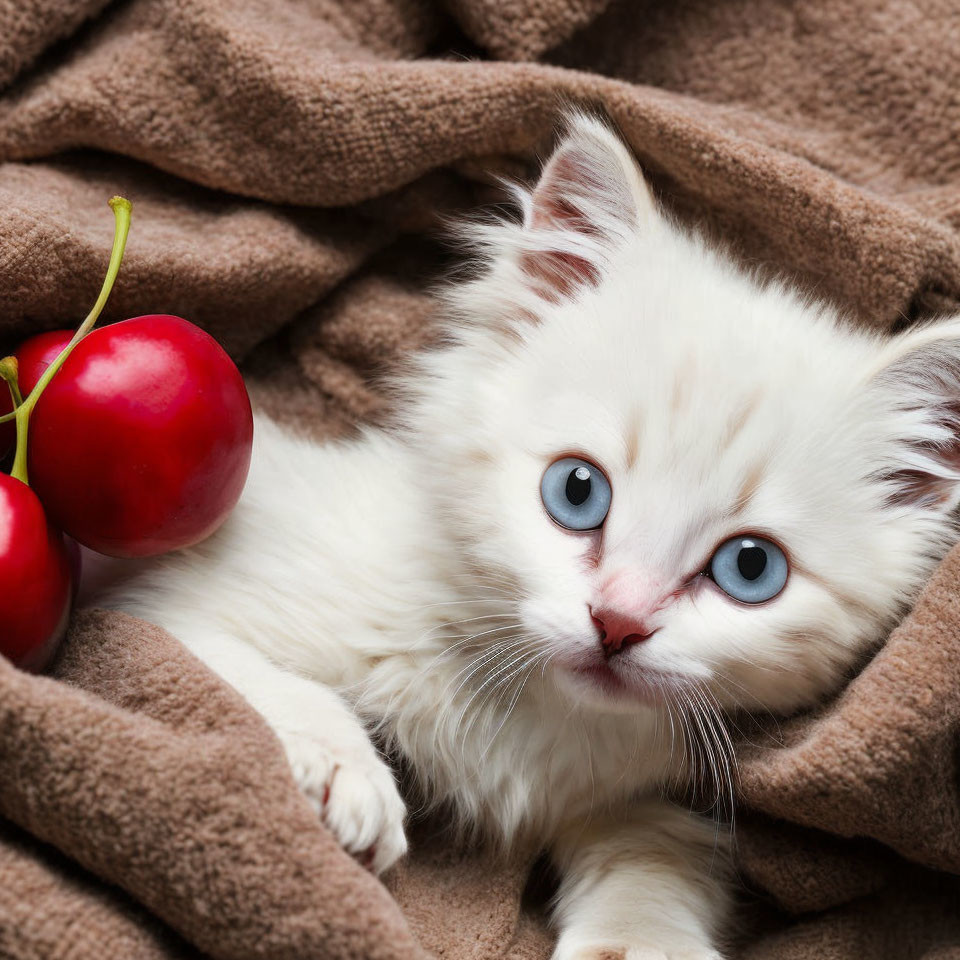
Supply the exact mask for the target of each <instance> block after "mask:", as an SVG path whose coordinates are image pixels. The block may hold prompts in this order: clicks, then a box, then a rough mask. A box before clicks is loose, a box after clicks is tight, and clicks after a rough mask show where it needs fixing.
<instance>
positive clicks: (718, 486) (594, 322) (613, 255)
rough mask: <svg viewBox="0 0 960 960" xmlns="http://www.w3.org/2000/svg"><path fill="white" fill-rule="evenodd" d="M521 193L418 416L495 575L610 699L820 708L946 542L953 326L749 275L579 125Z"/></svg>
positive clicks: (596, 696) (533, 628)
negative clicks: (815, 297)
mask: <svg viewBox="0 0 960 960" xmlns="http://www.w3.org/2000/svg"><path fill="white" fill-rule="evenodd" d="M520 201H521V204H522V207H523V219H522V222H519V223H498V224H496V225H493V226H483V227H474V228H471V230H473V231H474V233H475V234H476V236H475V237H474V239H475V240H476V239H477V236H478V237H479V241H478V242H479V244H480V246H481V247H482V248H483V251H484V255H485V258H484V264H485V266H484V269H483V271H482V274H481V275H480V276H478V277H477V278H476V279H475V280H473V281H470V282H468V283H465V284H461V285H459V286H458V287H456V288H455V289H454V290H452V291H451V292H450V294H449V305H450V308H451V310H452V311H453V313H454V315H455V318H456V323H455V324H454V327H453V334H452V336H453V338H454V342H453V344H452V345H451V346H450V347H448V348H446V349H443V350H440V351H438V352H436V353H435V354H433V355H432V356H431V357H430V358H428V360H427V361H426V368H425V369H426V373H427V377H426V378H425V386H424V402H423V403H421V404H420V405H419V406H418V410H419V412H418V415H417V424H416V426H417V429H418V430H419V431H420V433H421V437H422V440H423V444H422V446H423V450H424V456H425V457H426V458H428V460H429V461H430V462H429V465H428V466H427V467H426V469H427V471H428V472H429V474H430V476H431V477H433V478H434V481H435V483H434V487H433V490H434V493H435V496H436V498H437V505H438V510H439V512H440V516H441V517H442V519H443V522H444V525H445V529H446V530H447V531H448V532H449V534H450V535H451V536H452V537H453V538H454V539H455V541H456V547H457V551H458V554H459V555H460V556H461V557H462V558H463V560H464V565H465V568H466V569H469V570H471V571H476V576H477V580H476V583H477V591H476V593H477V595H478V596H488V595H489V593H488V592H485V591H489V590H491V589H495V590H496V592H497V597H498V603H500V604H501V605H506V606H507V607H508V608H509V611H510V616H511V617H512V618H513V621H514V622H515V623H518V624H520V626H519V627H518V628H517V630H518V632H519V633H520V634H522V635H523V637H524V638H527V642H528V646H527V647H526V649H527V650H528V652H529V651H530V650H534V651H536V652H539V653H541V654H543V659H546V660H547V664H548V665H547V667H546V675H547V676H549V677H552V678H554V679H555V680H556V682H557V683H558V684H559V685H560V687H561V688H562V689H564V690H565V691H566V692H567V693H568V694H570V695H571V696H573V697H575V698H577V699H580V700H582V701H584V702H588V703H591V704H593V705H594V706H596V707H597V708H598V709H610V710H624V709H626V710H630V709H636V708H637V706H638V705H640V704H645V703H649V702H650V700H651V699H654V700H655V699H656V698H658V697H660V696H663V695H664V694H665V692H666V693H667V694H669V693H670V692H671V691H673V692H676V691H679V690H689V689H691V688H695V687H697V686H699V687H701V688H703V689H705V690H707V691H709V692H710V694H712V695H713V696H714V697H716V698H717V699H718V700H720V701H721V702H722V703H724V704H725V705H727V706H733V705H735V704H740V705H742V706H744V707H746V708H755V707H759V706H762V707H764V708H766V709H773V710H784V711H785V710H791V709H794V708H796V707H798V706H800V705H803V704H806V703H810V702H813V701H814V700H816V699H817V698H818V697H819V696H821V695H822V694H824V693H825V692H827V691H829V690H831V689H832V688H835V687H836V686H837V685H838V683H839V682H840V681H841V679H842V678H843V677H844V676H845V675H846V674H848V673H849V671H850V669H851V667H852V666H853V665H854V664H855V663H856V662H857V661H858V659H859V658H860V657H861V656H862V654H863V653H864V652H865V651H866V650H868V649H869V647H870V645H871V644H872V643H874V642H875V641H877V640H878V639H879V638H880V637H881V636H882V634H883V632H884V630H885V629H886V628H887V627H888V626H889V624H890V623H891V621H892V620H893V618H894V617H895V616H896V615H897V614H898V612H900V611H901V610H902V609H903V607H904V605H905V604H906V603H908V602H909V601H910V599H911V598H912V597H913V596H914V594H915V592H916V590H917V589H918V587H919V585H920V584H921V582H922V581H923V579H924V577H925V576H927V574H928V573H929V571H930V570H931V567H932V565H933V563H934V562H935V559H936V558H937V557H938V556H939V555H941V554H942V553H943V552H944V550H945V548H946V544H947V542H948V540H949V537H950V534H951V530H952V527H951V522H950V514H951V511H952V510H953V508H954V507H955V506H956V504H957V502H958V499H960V322H958V321H950V322H948V323H944V324H941V325H935V326H929V327H925V328H921V329H916V330H913V331H912V332H908V333H906V334H904V335H902V336H899V337H896V338H893V339H880V338H878V337H877V336H875V335H870V334H867V333H864V332H858V331H855V330H853V329H851V328H848V327H844V326H843V325H841V324H838V322H837V320H836V318H835V315H834V313H833V311H832V310H831V309H830V308H829V307H826V306H824V305H823V304H819V303H815V302H812V301H810V300H807V299H804V298H802V297H800V296H798V295H797V294H796V293H794V292H791V291H790V290H789V289H787V288H786V287H784V286H783V285H781V284H779V283H769V282H767V283H763V282H760V281H759V280H758V279H756V278H754V277H751V276H749V275H747V274H746V273H744V272H743V271H742V270H741V269H739V268H737V267H736V266H734V265H733V264H732V263H731V262H730V261H728V260H727V259H725V258H724V257H723V256H722V255H721V254H719V253H718V252H717V251H715V250H714V249H712V248H711V247H710V245H709V244H708V243H706V242H705V241H703V240H702V239H699V238H698V237H696V236H693V235H691V234H689V233H687V232H685V231H683V230H681V229H680V228H679V227H677V226H676V225H675V224H674V223H672V222H671V221H670V220H669V219H668V218H667V217H666V216H665V215H664V214H663V213H662V212H661V211H659V210H658V209H657V206H656V203H655V201H654V199H653V198H652V196H651V193H650V191H649V189H648V188H647V186H646V184H645V183H644V180H643V178H642V175H641V173H640V171H639V169H638V168H637V166H636V163H635V162H634V160H633V158H632V157H631V155H630V154H629V153H628V151H627V150H626V148H625V147H624V145H623V144H622V143H621V142H620V140H619V139H618V138H617V137H616V136H615V135H614V134H613V133H611V132H610V130H608V129H607V128H606V127H605V126H604V125H602V124H601V123H600V122H598V121H596V120H594V119H591V118H588V117H584V116H576V117H574V118H573V119H572V120H571V121H570V123H569V126H568V129H567V132H566V136H565V138H564V139H563V140H562V142H561V144H560V146H559V147H558V149H557V150H556V152H555V153H554V154H553V156H552V157H551V158H550V160H549V161H548V163H547V164H546V166H545V168H544V171H543V174H542V176H541V179H540V181H539V182H538V183H537V185H536V186H535V188H534V189H533V191H532V192H531V193H529V194H527V193H523V194H520ZM491 585H495V587H494V586H491ZM481 588H482V589H481ZM467 592H470V591H469V590H468V591H467ZM491 632H493V631H491ZM497 636H498V639H499V640H501V641H502V635H497ZM538 672H539V665H538Z"/></svg>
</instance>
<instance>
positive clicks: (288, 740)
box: [277, 730, 407, 873]
mask: <svg viewBox="0 0 960 960" xmlns="http://www.w3.org/2000/svg"><path fill="white" fill-rule="evenodd" d="M277 733H278V735H279V737H280V739H281V741H282V742H283V745H284V747H285V749H286V751H287V759H288V760H289V761H290V766H291V768H292V769H293V776H294V779H295V780H296V781H297V784H298V785H299V787H300V789H301V790H302V791H303V792H304V793H305V794H306V795H307V799H308V800H309V801H310V802H311V803H312V804H313V806H314V808H315V809H316V811H317V813H318V814H319V815H320V819H321V820H322V821H323V822H324V824H325V825H326V826H327V828H328V829H329V830H330V831H331V833H333V835H334V836H335V837H336V838H337V840H339V842H340V845H341V846H342V847H343V848H344V849H345V850H347V851H348V852H349V853H352V854H353V855H354V856H355V857H357V859H359V860H360V861H361V862H362V863H363V864H364V866H368V867H370V868H371V869H372V870H373V872H374V873H382V872H383V871H384V870H386V869H387V868H388V867H390V866H392V865H393V864H394V863H396V861H397V860H399V859H400V857H402V856H403V854H404V853H406V851H407V838H406V836H405V835H404V832H403V821H404V817H405V816H406V812H407V811H406V807H405V806H404V803H403V800H401V799H400V794H399V792H398V790H397V785H396V782H395V781H394V779H393V773H392V772H391V770H390V768H389V767H388V766H387V765H386V764H385V763H384V762H383V760H381V759H380V757H379V756H378V755H377V752H376V751H375V750H374V748H373V746H372V745H371V744H369V743H362V744H356V743H354V744H352V745H348V744H344V745H343V746H342V747H340V746H331V745H330V744H327V743H326V742H325V741H324V740H323V739H322V738H321V737H318V736H316V735H314V734H310V733H304V732H303V731H284V730H278V731H277ZM351 746H352V749H351Z"/></svg>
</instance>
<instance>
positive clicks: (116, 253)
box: [0, 197, 132, 483]
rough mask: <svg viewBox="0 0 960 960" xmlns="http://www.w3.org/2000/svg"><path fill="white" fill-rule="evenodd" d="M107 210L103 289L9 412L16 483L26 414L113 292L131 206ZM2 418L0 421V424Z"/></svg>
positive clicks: (115, 202) (23, 467)
mask: <svg viewBox="0 0 960 960" xmlns="http://www.w3.org/2000/svg"><path fill="white" fill-rule="evenodd" d="M109 203H110V209H111V210H113V216H114V228H113V249H112V250H111V251H110V264H109V265H108V267H107V275H106V276H105V277H104V278H103V286H102V287H101V288H100V296H99V297H97V302H96V303H95V304H94V305H93V307H92V309H91V310H90V312H89V313H88V314H87V318H86V319H85V320H84V321H83V323H81V324H80V326H79V327H78V328H77V332H76V333H75V334H74V335H73V337H72V339H71V340H70V342H69V343H68V344H67V345H66V346H65V347H64V348H63V350H61V351H60V353H59V354H58V355H57V358H56V359H55V360H54V361H53V363H51V364H50V366H49V367H47V369H46V370H44V372H43V376H41V377H40V379H39V380H38V381H37V384H36V386H35V387H34V388H33V389H32V390H31V391H30V393H29V394H28V395H27V398H26V399H25V400H24V401H23V402H22V403H21V404H19V406H18V407H17V409H16V410H15V411H14V413H13V419H15V420H16V421H17V452H16V454H15V455H14V458H13V468H12V469H11V471H10V476H11V477H15V478H16V479H17V480H21V481H23V483H27V428H28V426H29V422H30V414H31V413H33V408H34V407H35V406H36V405H37V401H38V400H39V399H40V394H42V393H43V391H44V390H45V389H46V386H47V384H48V383H49V382H50V381H51V380H52V379H53V378H54V376H55V375H56V373H57V371H58V370H59V369H60V368H61V367H62V366H63V362H64V360H66V359H67V357H69V356H70V354H71V353H72V352H73V348H74V347H75V346H76V345H77V344H78V343H79V342H80V341H81V340H82V339H83V338H84V337H85V336H86V335H87V334H88V333H89V332H90V330H91V329H92V328H93V325H94V324H95V323H96V322H97V319H98V318H99V316H100V313H101V311H102V310H103V308H104V306H105V305H106V302H107V298H108V297H109V296H110V291H111V290H112V289H113V284H114V281H115V280H116V279H117V274H118V273H119V272H120V263H121V261H122V260H123V251H124V248H125V247H126V245H127V234H128V233H129V232H130V211H131V209H132V205H131V203H130V201H129V200H126V199H124V198H123V197H111V199H110V201H109ZM3 419H4V418H0V423H2V422H3Z"/></svg>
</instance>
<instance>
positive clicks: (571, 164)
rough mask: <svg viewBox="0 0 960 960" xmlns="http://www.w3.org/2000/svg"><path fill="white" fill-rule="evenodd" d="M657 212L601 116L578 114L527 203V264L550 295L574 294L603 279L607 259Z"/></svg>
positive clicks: (634, 165) (529, 274)
mask: <svg viewBox="0 0 960 960" xmlns="http://www.w3.org/2000/svg"><path fill="white" fill-rule="evenodd" d="M654 212H655V203H654V200H653V196H652V194H651V193H650V189H649V187H648V186H647V184H646V182H645V181H644V179H643V175H642V174H641V173H640V168H639V167H638V166H637V163H636V161H635V160H634V158H633V156H632V155H631V153H630V152H629V150H628V149H627V148H626V146H625V145H624V143H623V142H622V141H621V140H620V138H619V137H618V136H617V135H616V134H615V133H614V132H613V131H612V130H610V128H609V127H607V126H606V125H605V124H604V123H602V122H601V121H600V120H598V119H596V118H594V117H591V116H588V115H586V114H583V113H575V114H572V115H571V116H570V117H569V118H568V119H567V124H566V130H565V133H564V136H563V138H562V140H561V141H560V144H559V146H558V147H557V149H556V150H555V151H554V153H553V155H552V156H551V157H550V159H549V160H548V161H547V163H546V165H545V166H544V168H543V173H542V174H541V176H540V180H539V181H538V183H537V185H536V186H535V187H534V190H533V193H532V194H531V195H530V197H529V202H528V203H527V205H526V209H525V216H524V231H525V233H526V235H527V237H526V240H527V242H526V244H525V247H526V249H525V250H524V251H523V253H522V254H521V260H520V267H521V270H522V271H523V273H524V275H525V277H526V278H527V279H528V281H529V282H530V283H531V284H532V285H533V286H534V287H535V288H536V289H537V292H539V293H540V294H541V295H542V296H545V297H546V298H547V299H550V300H554V301H556V300H559V299H562V298H564V297H569V296H570V295H571V294H572V293H574V292H575V290H576V289H577V288H578V287H581V286H583V285H585V284H587V285H595V284H597V283H598V282H599V279H600V264H601V263H602V261H603V259H604V257H605V256H606V255H608V254H609V252H610V251H611V250H612V249H614V248H615V247H616V246H618V245H619V244H620V243H621V242H622V241H623V240H624V239H626V237H628V236H629V235H630V234H631V233H632V232H635V231H636V230H637V229H638V228H639V227H640V226H641V225H642V223H643V222H644V220H645V219H647V218H648V217H651V216H653V215H654Z"/></svg>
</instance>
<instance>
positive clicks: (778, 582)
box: [710, 536, 787, 603]
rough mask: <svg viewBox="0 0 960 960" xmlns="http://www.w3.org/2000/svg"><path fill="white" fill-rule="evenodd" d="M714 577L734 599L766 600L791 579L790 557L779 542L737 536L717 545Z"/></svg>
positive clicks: (712, 560)
mask: <svg viewBox="0 0 960 960" xmlns="http://www.w3.org/2000/svg"><path fill="white" fill-rule="evenodd" d="M710 576H711V577H712V578H713V581H714V583H716V585H717V586H718V587H719V588H720V589H721V590H722V591H723V592H724V593H726V594H729V595H730V596H731V597H733V599H734V600H739V601H740V602H741V603H763V601H764V600H771V599H772V598H773V597H775V596H776V595H777V594H778V593H779V592H780V591H781V590H782V589H783V586H784V584H785V583H786V582H787V558H786V556H785V554H784V552H783V551H782V550H781V549H780V548H779V547H778V546H777V545H776V544H775V543H771V542H770V541H769V540H764V539H763V538H762V537H743V536H741V537H733V538H732V539H730V540H727V541H726V543H721V544H720V546H719V547H717V551H716V553H714V555H713V558H712V559H711V561H710Z"/></svg>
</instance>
